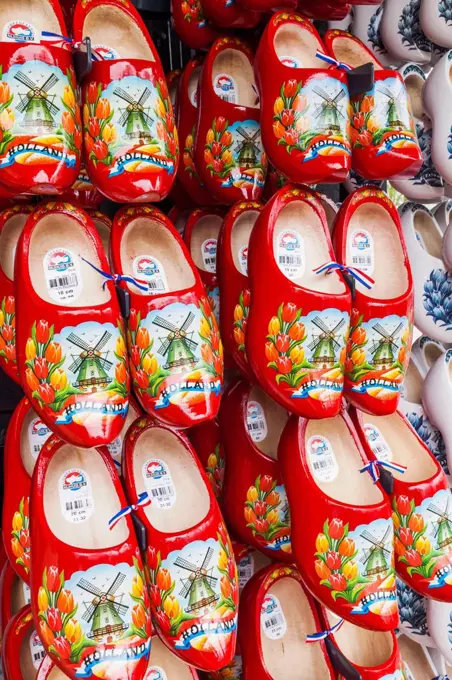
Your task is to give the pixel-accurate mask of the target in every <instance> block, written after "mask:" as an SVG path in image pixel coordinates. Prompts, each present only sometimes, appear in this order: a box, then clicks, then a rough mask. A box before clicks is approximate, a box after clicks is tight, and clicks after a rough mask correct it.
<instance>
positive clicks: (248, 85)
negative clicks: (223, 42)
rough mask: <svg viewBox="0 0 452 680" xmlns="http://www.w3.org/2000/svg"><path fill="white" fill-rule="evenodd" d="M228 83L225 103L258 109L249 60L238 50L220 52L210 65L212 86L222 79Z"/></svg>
mask: <svg viewBox="0 0 452 680" xmlns="http://www.w3.org/2000/svg"><path fill="white" fill-rule="evenodd" d="M224 76H226V77H227V78H228V81H229V90H228V93H227V96H228V99H227V101H228V102H230V103H231V104H236V105H237V106H247V107H251V108H254V109H256V108H258V107H259V97H258V94H257V87H256V82H255V80H254V69H253V65H252V64H251V62H250V60H249V59H248V57H247V56H246V54H244V53H243V52H241V51H240V50H234V49H226V50H222V51H221V52H220V53H219V54H218V55H217V56H216V57H215V60H214V62H213V65H212V86H213V87H214V88H215V84H216V83H217V82H218V80H219V79H220V78H222V77H224Z"/></svg>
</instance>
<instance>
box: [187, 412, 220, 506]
mask: <svg viewBox="0 0 452 680" xmlns="http://www.w3.org/2000/svg"><path fill="white" fill-rule="evenodd" d="M188 437H189V439H190V442H191V443H192V445H193V448H194V449H195V451H196V455H197V456H198V458H199V460H200V462H201V463H202V465H203V467H204V472H205V473H206V475H207V479H208V480H209V482H210V485H211V487H212V490H213V492H214V494H215V498H216V499H217V501H218V502H219V503H220V504H221V499H222V495H223V484H224V467H225V453H224V446H223V443H222V441H221V438H220V426H219V424H218V422H217V420H207V421H206V422H205V423H203V424H202V425H198V427H193V428H191V430H189V432H188Z"/></svg>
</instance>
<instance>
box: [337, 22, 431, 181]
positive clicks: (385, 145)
mask: <svg viewBox="0 0 452 680" xmlns="http://www.w3.org/2000/svg"><path fill="white" fill-rule="evenodd" d="M324 41H325V45H326V47H327V50H328V52H329V54H331V55H332V56H333V57H334V58H335V59H337V60H338V61H340V62H343V63H345V64H348V65H349V66H351V67H353V68H355V67H358V66H362V65H364V64H367V63H372V64H373V65H374V85H373V87H372V89H370V90H369V91H367V92H366V93H364V94H359V95H356V96H354V97H352V98H351V101H350V104H351V109H350V122H351V131H350V134H351V140H352V146H353V154H352V155H353V160H352V165H353V169H354V170H355V172H357V173H358V174H359V175H361V177H365V178H366V179H388V178H389V179H391V178H398V177H413V176H414V175H416V174H417V172H418V171H419V170H420V168H421V166H422V153H421V150H420V148H419V144H418V140H417V136H416V127H415V124H414V121H413V116H412V115H411V112H410V109H409V105H408V96H407V92H406V88H405V84H404V81H403V78H402V76H401V75H400V73H399V72H398V71H394V70H392V69H386V68H384V66H383V65H382V64H381V63H380V62H379V61H378V60H377V59H376V57H375V56H374V54H373V52H371V51H370V50H369V49H368V48H367V47H366V45H364V43H362V42H361V41H360V40H359V38H356V37H355V36H353V35H351V34H350V33H346V32H345V31H340V30H338V29H333V30H329V31H327V32H326V34H325V36H324Z"/></svg>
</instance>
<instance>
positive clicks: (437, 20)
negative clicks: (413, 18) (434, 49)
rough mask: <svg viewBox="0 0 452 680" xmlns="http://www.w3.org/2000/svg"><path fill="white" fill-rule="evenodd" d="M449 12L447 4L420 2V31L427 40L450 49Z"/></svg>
mask: <svg viewBox="0 0 452 680" xmlns="http://www.w3.org/2000/svg"><path fill="white" fill-rule="evenodd" d="M450 21H451V12H450V6H449V3H448V2H442V1H441V0H421V3H420V11H419V23H420V29H421V30H422V31H423V32H424V33H425V35H426V36H427V38H430V40H431V41H432V42H433V43H434V44H435V45H439V46H440V47H447V48H451V47H452V35H451V30H450Z"/></svg>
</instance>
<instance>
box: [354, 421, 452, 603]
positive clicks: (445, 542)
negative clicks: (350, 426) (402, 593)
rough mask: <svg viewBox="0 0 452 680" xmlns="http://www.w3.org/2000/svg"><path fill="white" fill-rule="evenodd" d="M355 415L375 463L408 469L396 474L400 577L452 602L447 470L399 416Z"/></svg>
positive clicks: (451, 515) (395, 517) (451, 513)
mask: <svg viewBox="0 0 452 680" xmlns="http://www.w3.org/2000/svg"><path fill="white" fill-rule="evenodd" d="M351 415H352V418H353V421H354V423H355V425H356V428H357V431H358V433H359V436H360V439H361V442H362V445H363V447H364V449H365V451H366V455H367V457H368V458H369V460H383V461H388V462H394V463H398V464H399V465H404V466H405V467H406V470H405V472H404V473H403V474H402V473H401V472H398V471H397V470H391V472H392V475H393V477H394V488H393V491H392V493H391V502H392V509H393V513H392V518H393V521H394V530H395V539H394V548H395V553H396V563H395V566H396V571H397V574H398V575H399V576H400V577H401V579H402V580H403V581H404V582H405V583H406V584H407V585H409V586H410V588H413V589H414V590H416V591H417V592H418V593H420V594H421V595H424V597H428V598H430V599H434V600H441V601H443V602H452V552H451V546H452V529H451V527H452V501H451V498H450V491H449V485H448V482H447V477H446V475H445V474H444V471H443V469H442V468H441V465H440V464H439V463H438V461H437V460H436V458H435V457H434V456H433V454H432V453H431V451H430V450H429V449H428V448H427V447H426V446H425V444H424V442H423V441H422V440H421V439H420V438H419V436H418V435H417V433H416V431H415V430H414V429H413V428H412V427H411V425H410V423H409V422H408V420H407V419H406V418H405V416H403V415H402V414H401V413H400V412H399V411H396V412H395V413H393V414H392V415H390V416H383V417H381V416H380V417H379V416H375V415H368V414H366V413H363V412H362V411H358V410H357V409H352V411H351Z"/></svg>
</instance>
